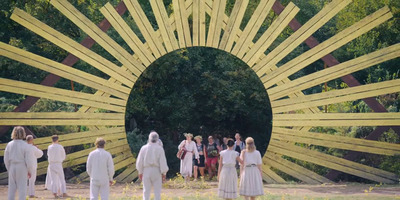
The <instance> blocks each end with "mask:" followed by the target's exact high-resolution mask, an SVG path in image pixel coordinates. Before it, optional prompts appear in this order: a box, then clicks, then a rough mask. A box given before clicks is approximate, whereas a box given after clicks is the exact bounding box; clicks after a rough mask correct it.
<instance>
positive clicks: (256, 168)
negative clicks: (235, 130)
mask: <svg viewBox="0 0 400 200" xmlns="http://www.w3.org/2000/svg"><path fill="white" fill-rule="evenodd" d="M240 158H241V159H242V160H243V164H242V165H241V166H240V167H241V173H242V174H241V175H240V184H239V185H240V186H239V194H240V195H242V196H244V198H245V199H246V200H248V199H251V200H255V199H256V197H257V196H260V195H264V190H263V182H262V169H261V164H262V161H261V154H260V152H259V151H257V150H256V146H255V144H254V140H253V138H251V137H248V138H247V139H246V149H245V150H243V151H242V153H241V154H240Z"/></svg>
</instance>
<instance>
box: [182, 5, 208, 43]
mask: <svg viewBox="0 0 400 200" xmlns="http://www.w3.org/2000/svg"><path fill="white" fill-rule="evenodd" d="M188 1H189V0H188ZM188 1H186V2H188ZM192 8H193V46H205V45H206V11H205V3H204V1H202V0H193V6H192Z"/></svg>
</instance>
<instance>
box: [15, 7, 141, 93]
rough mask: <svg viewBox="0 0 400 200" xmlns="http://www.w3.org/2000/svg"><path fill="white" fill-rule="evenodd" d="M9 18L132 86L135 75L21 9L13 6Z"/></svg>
mask: <svg viewBox="0 0 400 200" xmlns="http://www.w3.org/2000/svg"><path fill="white" fill-rule="evenodd" d="M11 19H12V20H14V21H15V22H17V23H19V24H21V25H22V26H24V27H26V28H27V29H29V30H31V31H33V32H34V33H36V34H38V35H40V36H42V37H43V38H45V39H46V40H48V41H50V42H52V43H54V44H55V45H57V46H59V47H60V48H63V49H65V50H66V51H68V52H70V53H71V54H73V55H75V56H76V57H78V58H80V59H81V60H82V61H85V62H87V63H88V64H90V65H92V66H93V67H95V68H97V69H98V70H100V71H102V72H104V73H106V74H107V75H109V76H111V77H114V78H116V79H118V80H120V81H121V82H122V83H124V84H125V85H126V86H128V87H130V88H131V87H133V84H134V82H135V81H136V77H135V76H133V75H132V74H131V73H126V72H124V71H123V70H122V69H121V68H120V67H118V66H117V65H116V64H114V63H112V62H110V61H109V60H107V59H105V58H103V57H102V56H100V55H98V54H96V53H95V52H93V51H91V50H90V49H88V48H86V47H84V46H83V45H81V44H79V43H78V42H75V41H74V40H72V39H71V38H69V37H67V36H65V35H63V34H62V33H60V32H58V31H56V30H55V29H53V28H51V27H50V26H48V25H46V24H45V23H43V22H41V21H39V20H37V19H35V18H34V17H32V16H31V15H29V14H28V13H26V12H24V11H22V10H21V9H19V8H15V9H14V11H13V14H12V15H11Z"/></svg>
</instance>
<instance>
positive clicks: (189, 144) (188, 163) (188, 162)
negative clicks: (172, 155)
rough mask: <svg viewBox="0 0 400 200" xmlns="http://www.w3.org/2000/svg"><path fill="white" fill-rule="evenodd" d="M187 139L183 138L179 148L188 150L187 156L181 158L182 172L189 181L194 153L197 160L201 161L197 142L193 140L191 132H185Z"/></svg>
mask: <svg viewBox="0 0 400 200" xmlns="http://www.w3.org/2000/svg"><path fill="white" fill-rule="evenodd" d="M183 135H184V136H185V137H186V140H183V141H182V142H181V144H179V146H178V149H179V150H181V149H184V151H185V152H186V154H185V157H184V158H183V159H181V169H180V173H181V174H182V176H183V177H184V178H185V181H186V182H187V181H189V180H190V177H191V176H192V170H193V155H194V156H195V159H196V160H197V162H200V159H199V152H197V147H196V144H195V143H194V142H193V141H192V138H193V134H191V133H184V134H183Z"/></svg>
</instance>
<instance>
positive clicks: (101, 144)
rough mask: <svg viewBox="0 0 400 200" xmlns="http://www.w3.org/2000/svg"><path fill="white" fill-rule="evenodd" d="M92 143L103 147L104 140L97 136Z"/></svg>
mask: <svg viewBox="0 0 400 200" xmlns="http://www.w3.org/2000/svg"><path fill="white" fill-rule="evenodd" d="M94 144H95V145H96V147H97V148H104V145H105V144H106V141H105V140H104V139H103V138H97V139H96V142H95V143H94Z"/></svg>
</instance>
